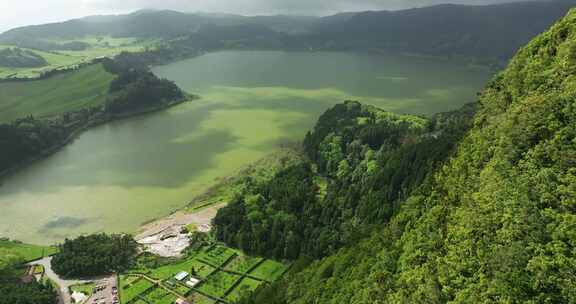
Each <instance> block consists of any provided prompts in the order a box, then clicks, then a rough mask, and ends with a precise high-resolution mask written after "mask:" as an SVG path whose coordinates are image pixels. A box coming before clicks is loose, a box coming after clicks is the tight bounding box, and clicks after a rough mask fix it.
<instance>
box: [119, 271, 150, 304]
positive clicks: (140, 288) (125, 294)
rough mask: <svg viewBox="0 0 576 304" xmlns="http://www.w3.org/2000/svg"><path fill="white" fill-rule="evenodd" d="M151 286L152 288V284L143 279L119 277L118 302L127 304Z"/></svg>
mask: <svg viewBox="0 0 576 304" xmlns="http://www.w3.org/2000/svg"><path fill="white" fill-rule="evenodd" d="M152 286H154V284H153V283H151V282H149V281H147V280H145V279H142V278H137V277H132V276H123V275H121V276H120V289H119V290H120V295H121V296H120V300H121V301H122V303H128V302H130V301H132V300H133V299H134V298H136V297H137V296H138V295H140V294H141V293H144V292H145V291H146V290H148V289H149V288H150V287H152Z"/></svg>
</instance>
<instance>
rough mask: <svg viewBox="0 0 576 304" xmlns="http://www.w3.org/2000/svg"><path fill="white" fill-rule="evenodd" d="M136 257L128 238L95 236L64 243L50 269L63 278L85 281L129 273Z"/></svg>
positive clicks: (134, 245) (135, 244)
mask: <svg viewBox="0 0 576 304" xmlns="http://www.w3.org/2000/svg"><path fill="white" fill-rule="evenodd" d="M137 253H138V243H136V241H134V239H133V238H132V237H131V236H129V235H106V234H94V235H89V236H80V237H78V238H76V239H74V240H66V241H65V242H64V243H63V244H61V245H60V246H59V252H58V254H56V255H55V256H54V258H53V259H52V268H53V269H54V271H55V272H56V273H58V274H59V275H61V276H64V277H87V276H96V275H103V274H109V273H111V272H115V271H122V270H125V269H128V268H129V267H130V266H131V265H132V264H133V263H134V260H135V256H136V254H137Z"/></svg>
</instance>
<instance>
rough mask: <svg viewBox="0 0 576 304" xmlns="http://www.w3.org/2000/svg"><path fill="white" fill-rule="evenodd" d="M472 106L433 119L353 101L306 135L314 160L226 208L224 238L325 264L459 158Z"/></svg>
mask: <svg viewBox="0 0 576 304" xmlns="http://www.w3.org/2000/svg"><path fill="white" fill-rule="evenodd" d="M473 112H474V107H473V106H467V107H466V108H465V109H463V110H461V111H457V112H454V113H449V114H440V115H437V116H435V117H433V118H432V119H425V118H420V117H411V116H399V115H394V114H391V113H388V112H385V111H382V110H379V109H377V108H374V107H371V106H366V105H361V104H359V103H358V102H346V103H344V104H340V105H337V106H335V107H334V108H332V109H330V110H328V111H327V112H326V113H324V114H323V115H322V116H321V117H320V119H319V121H318V123H317V125H316V127H315V128H314V131H313V132H311V133H309V134H308V135H307V136H306V139H305V141H304V149H305V151H306V154H307V156H308V158H309V160H307V161H306V160H303V161H301V162H300V163H298V164H295V165H293V166H291V167H290V168H287V169H286V170H284V171H282V172H280V173H278V174H277V175H276V176H275V177H274V178H273V179H272V180H271V181H270V182H268V183H266V184H264V185H257V186H254V187H250V185H249V186H248V187H247V190H246V191H245V193H244V194H243V195H240V196H238V197H236V198H235V199H234V200H233V201H232V202H231V203H230V204H229V205H228V206H227V207H225V208H223V209H221V210H220V211H219V212H218V214H217V216H216V218H215V220H214V223H215V226H216V236H217V238H218V239H220V240H222V241H224V242H226V243H228V244H231V245H234V246H236V247H239V248H241V249H243V250H245V251H246V252H249V253H252V254H257V255H263V256H269V257H273V258H277V259H285V258H287V259H296V258H298V257H299V256H310V257H315V258H319V257H323V256H325V255H327V254H330V253H333V252H334V251H335V250H337V249H338V248H340V247H342V246H344V245H346V244H353V243H355V242H357V241H358V240H359V239H361V238H362V237H363V236H364V235H366V234H367V233H369V232H370V231H371V230H372V229H373V227H374V225H377V224H382V223H386V222H387V221H388V220H389V219H390V217H391V216H392V215H393V214H394V212H395V211H396V210H397V209H398V208H399V203H400V202H401V201H402V200H403V199H405V198H406V197H407V196H409V195H410V194H411V193H412V191H413V190H414V189H416V188H417V187H418V186H420V185H421V184H422V183H423V181H424V180H425V179H426V178H427V177H428V176H429V174H430V173H431V172H433V171H434V170H435V169H436V168H437V166H438V165H439V164H440V163H441V162H442V161H443V160H445V159H446V158H447V157H448V156H449V155H450V153H451V152H452V151H453V149H454V146H455V144H456V143H457V142H458V140H459V139H460V138H461V136H462V135H463V134H464V133H465V131H466V130H467V129H468V128H469V126H470V125H471V120H472V116H473Z"/></svg>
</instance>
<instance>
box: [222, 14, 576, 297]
mask: <svg viewBox="0 0 576 304" xmlns="http://www.w3.org/2000/svg"><path fill="white" fill-rule="evenodd" d="M575 72H576V11H572V12H571V13H570V14H569V15H568V16H566V17H565V18H564V19H563V20H561V21H560V22H559V23H558V24H556V25H555V26H553V28H552V29H551V30H550V31H548V32H546V33H545V34H542V35H541V36H539V37H537V38H536V39H535V40H533V41H532V42H531V43H530V44H529V45H528V46H526V47H525V48H523V49H522V50H521V51H520V52H519V53H518V54H517V55H516V56H515V58H514V59H513V60H512V61H511V63H510V65H509V67H508V68H507V69H506V70H505V71H504V72H502V73H501V74H499V75H498V76H497V77H495V79H494V80H493V81H492V82H491V83H489V85H488V86H487V88H486V90H485V91H484V92H483V94H482V95H481V97H480V103H479V109H478V112H477V114H476V116H475V118H474V123H473V126H472V129H471V130H470V131H469V132H468V133H467V134H466V135H465V137H464V138H463V139H462V140H461V141H460V143H459V144H458V148H457V151H456V152H455V154H454V155H453V156H452V157H450V158H449V159H448V160H446V161H445V162H444V165H442V166H441V167H440V168H438V169H437V170H433V173H431V175H430V178H429V179H425V180H424V182H422V183H420V185H419V186H418V187H417V188H416V189H415V190H413V191H412V192H411V195H409V196H407V197H408V198H407V199H405V200H403V202H402V203H401V204H398V205H397V208H395V210H394V211H393V214H392V215H391V218H390V220H389V221H387V222H384V223H383V224H381V225H377V226H376V227H375V229H374V230H373V232H372V233H371V234H370V236H368V237H366V238H364V239H363V240H361V241H357V242H349V243H348V244H346V245H347V246H345V247H344V248H342V249H340V250H339V251H337V252H336V253H335V254H332V255H330V256H327V257H325V258H323V259H320V260H317V261H315V262H313V263H312V264H310V265H308V266H306V263H305V259H302V258H301V259H299V261H298V262H297V263H296V264H295V265H294V268H293V271H292V273H291V274H290V275H288V276H287V277H285V279H284V280H283V282H281V283H278V284H276V285H274V286H272V287H271V288H268V289H265V290H262V291H261V292H260V293H258V294H257V295H256V296H255V297H253V298H252V299H247V300H246V301H245V303H268V304H269V303H447V302H450V303H496V302H498V303H576V272H575V271H574V269H576V249H575V248H576V247H575V246H576V73H575ZM340 121H341V120H340V119H339V118H338V119H334V120H332V123H333V125H335V126H337V127H338V128H342V127H343V128H344V129H346V126H343V125H341V124H340ZM315 133H316V134H318V135H320V138H324V139H322V141H324V140H325V139H326V138H329V137H330V135H329V134H330V132H322V131H319V129H318V127H317V128H316V130H315ZM355 133H358V132H355ZM322 134H328V135H326V136H323V135H322ZM388 135H390V136H393V135H394V134H393V133H392V134H388ZM310 138H314V136H312V137H310V136H309V137H308V140H307V142H308V143H309V142H310V141H311V140H310ZM375 138H378V139H380V141H391V140H393V137H391V138H389V137H384V138H382V137H381V136H376V137H375ZM401 138H402V137H401ZM313 142H318V140H313ZM330 142H334V141H332V140H331V141H330ZM308 147H319V148H315V149H312V156H313V159H315V161H316V162H317V163H318V164H319V170H320V172H322V170H323V169H322V168H323V167H326V168H328V167H330V166H331V165H330V162H324V161H323V159H328V160H330V159H333V158H334V157H333V156H331V155H329V154H326V153H325V152H326V151H327V150H326V149H323V148H322V145H319V146H318V145H312V146H310V145H308ZM428 148H429V149H430V150H434V149H435V148H436V147H435V145H433V144H429V145H428ZM341 151H342V152H345V153H346V154H345V155H346V156H345V158H347V157H349V155H353V154H354V153H353V151H354V150H341ZM309 153H310V152H309ZM326 155H329V156H328V158H326ZM409 155H410V154H402V155H401V157H402V156H405V157H408V159H405V161H408V163H410V161H409V160H410V158H409V157H410V156H409ZM423 155H426V153H423ZM422 157H423V156H419V157H416V158H411V160H412V161H419V160H420V159H421V158H422ZM334 159H339V157H335V158H334ZM319 160H320V161H319ZM323 164H326V165H323ZM382 164H386V163H383V162H382V160H381V159H377V160H376V162H375V165H376V166H379V165H382ZM349 165H352V166H351V167H352V168H355V169H354V170H358V168H361V166H358V165H354V164H353V163H349ZM338 167H339V168H340V167H342V168H346V167H347V166H346V165H342V166H340V165H339V166H338ZM348 170H349V169H348ZM325 172H338V171H333V170H330V169H328V171H325ZM384 172H388V173H390V174H393V173H397V172H398V171H395V170H384ZM328 176H331V177H332V178H334V176H333V175H330V174H328ZM346 180H349V181H351V182H352V183H351V184H350V185H346V186H341V187H337V189H332V190H330V186H329V187H328V189H329V190H328V192H329V193H328V194H327V195H326V197H330V196H331V195H334V196H337V199H336V200H326V201H329V202H330V204H326V205H324V206H322V208H324V209H330V210H340V209H341V206H340V205H338V204H336V203H334V202H344V201H346V196H345V195H342V193H346V192H348V190H347V188H354V187H356V185H357V184H358V183H361V180H359V179H348V178H347V177H346V178H340V177H338V176H336V178H335V181H331V182H330V183H331V184H334V185H343V184H340V183H341V182H342V181H346ZM381 180H382V181H385V182H386V183H384V184H380V185H379V186H378V187H375V188H374V189H375V190H377V189H378V188H379V187H382V188H386V187H390V186H391V185H393V183H390V181H389V180H386V179H384V178H382V179H381ZM404 180H406V179H404ZM392 189H393V190H395V191H398V189H394V188H392ZM363 193H364V192H363ZM286 195H287V196H288V197H289V196H290V194H289V193H287V194H286ZM358 198H359V200H358V201H361V200H362V199H361V198H360V197H358ZM400 198H402V196H400ZM326 201H325V202H326ZM376 202H380V205H378V204H377V203H376ZM375 203H376V204H375V205H374V206H373V207H371V209H368V210H366V213H367V214H371V215H374V216H377V217H379V218H381V219H382V218H383V215H382V214H381V213H379V211H378V210H379V209H378V206H386V205H387V204H388V203H389V202H387V201H386V199H384V198H383V197H378V199H377V200H376V201H375ZM298 216H299V218H298V220H299V221H300V222H301V223H307V222H308V221H310V220H312V219H308V218H307V217H306V216H307V213H306V212H303V213H299V214H298ZM352 218H354V219H356V221H355V222H356V223H358V222H362V216H361V215H360V213H357V214H355V215H352ZM384 218H385V217H384ZM244 220H245V221H247V222H254V219H253V218H250V217H247V218H245V219H244ZM245 225H247V224H245ZM217 229H221V227H220V226H219V225H218V222H217ZM311 237H316V236H314V235H311ZM306 241H307V240H306V239H305V240H303V242H306ZM308 241H312V242H313V241H316V242H318V241H321V239H314V240H308ZM305 254H307V252H301V256H303V255H305Z"/></svg>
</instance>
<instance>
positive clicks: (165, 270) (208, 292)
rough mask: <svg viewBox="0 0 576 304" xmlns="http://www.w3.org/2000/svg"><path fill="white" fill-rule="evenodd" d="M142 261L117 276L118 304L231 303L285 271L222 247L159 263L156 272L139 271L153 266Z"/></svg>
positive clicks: (274, 265)
mask: <svg viewBox="0 0 576 304" xmlns="http://www.w3.org/2000/svg"><path fill="white" fill-rule="evenodd" d="M144 259H146V262H140V263H139V265H140V266H139V267H137V268H136V269H134V270H133V271H132V272H129V273H127V274H125V275H122V276H120V291H121V294H120V300H121V303H122V304H138V303H140V302H148V303H155V304H157V303H159V304H164V303H166V304H168V303H173V302H174V301H175V300H176V299H177V298H182V299H188V300H189V301H190V302H191V303H200V304H202V303H204V304H215V303H219V304H229V303H235V302H237V301H238V300H239V299H240V298H241V297H242V296H243V295H244V294H246V293H249V292H252V291H254V290H256V289H257V288H258V287H260V286H261V285H263V284H269V283H271V282H273V281H275V280H277V279H278V278H279V277H280V276H281V275H282V274H284V273H285V272H286V271H287V269H288V266H287V265H285V264H282V263H279V262H276V261H272V260H267V259H263V258H257V257H249V256H246V255H244V254H243V253H242V252H239V251H237V250H234V249H231V248H227V247H225V246H222V245H212V246H205V247H203V248H201V249H199V250H196V251H194V252H190V253H188V256H187V257H186V258H184V259H183V260H179V261H175V262H168V263H167V264H165V261H164V262H162V261H161V262H159V263H161V264H163V265H162V266H159V267H156V268H147V267H143V266H142V265H143V264H150V263H151V262H152V263H154V262H153V258H152V259H150V257H142V258H141V260H144ZM180 272H186V273H188V276H187V277H186V278H185V279H183V280H181V281H178V280H177V279H176V278H175V276H176V274H178V273H180ZM190 279H196V280H198V281H199V282H198V283H197V284H196V285H195V286H189V285H188V284H186V282H187V281H188V280H190ZM170 301H171V302H170Z"/></svg>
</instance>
